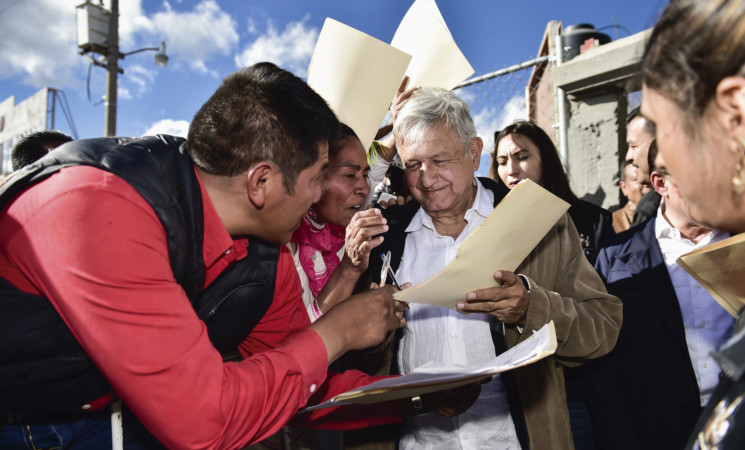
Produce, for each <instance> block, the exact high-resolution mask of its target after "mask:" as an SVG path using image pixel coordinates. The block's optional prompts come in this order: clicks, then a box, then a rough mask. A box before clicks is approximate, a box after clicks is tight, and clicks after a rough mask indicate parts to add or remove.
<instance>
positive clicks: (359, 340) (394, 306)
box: [310, 285, 406, 363]
mask: <svg viewBox="0 0 745 450" xmlns="http://www.w3.org/2000/svg"><path fill="white" fill-rule="evenodd" d="M397 291H398V289H396V288H395V287H393V286H391V285H386V286H382V287H374V288H372V289H370V290H367V291H364V292H361V293H359V294H355V295H353V296H351V297H349V298H348V299H346V300H345V301H343V302H341V303H339V304H337V305H336V306H334V307H333V308H332V309H330V310H329V311H328V312H327V313H325V314H324V315H323V316H321V318H319V319H318V320H317V321H315V322H313V324H312V325H311V326H310V328H311V329H313V330H315V331H316V332H317V333H318V334H319V335H320V336H321V338H322V339H323V341H324V344H325V346H326V351H327V355H328V358H329V363H331V362H333V361H334V360H336V359H337V358H338V357H339V356H341V355H343V354H344V353H346V352H347V351H350V350H362V349H366V348H370V347H374V346H376V345H378V344H380V343H381V342H383V340H384V339H385V337H386V335H387V334H388V332H389V331H391V330H395V329H396V328H399V327H402V326H404V325H405V324H406V319H405V318H404V308H405V307H406V304H405V303H402V302H399V301H396V300H394V299H393V294H394V293H395V292H397Z"/></svg>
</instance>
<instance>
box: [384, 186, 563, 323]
mask: <svg viewBox="0 0 745 450" xmlns="http://www.w3.org/2000/svg"><path fill="white" fill-rule="evenodd" d="M567 209H569V204H568V203H567V202H565V201H563V200H561V199H560V198H559V197H557V196H555V195H553V194H552V193H550V192H548V191H547V190H546V189H544V188H542V187H541V186H539V185H538V184H536V183H534V182H532V181H530V180H528V179H526V180H523V181H522V182H520V183H519V184H518V185H517V186H515V187H514V188H513V189H512V190H511V191H510V192H509V194H507V195H506V196H505V198H504V199H503V200H502V201H501V202H499V204H498V205H497V207H496V208H494V211H492V213H491V214H489V217H487V218H486V220H485V221H484V222H483V223H482V224H481V225H480V226H479V227H478V228H477V229H476V230H475V231H474V232H473V233H471V235H470V236H468V238H466V240H465V241H463V243H462V244H461V246H460V248H458V254H457V256H456V257H455V259H454V260H453V261H452V262H451V263H450V264H449V265H448V266H447V267H445V268H444V269H442V270H441V271H439V272H438V273H436V274H435V275H433V276H431V277H430V278H428V279H427V280H425V281H423V282H421V283H419V284H417V285H416V286H412V287H410V288H408V289H405V290H403V291H401V292H397V293H396V294H395V295H394V297H395V298H396V299H397V300H401V301H405V302H414V303H424V304H427V305H437V306H445V307H447V308H451V309H456V308H455V305H456V303H458V302H459V301H462V300H465V298H466V293H467V292H470V291H473V290H476V289H484V288H489V287H493V286H496V285H497V282H496V280H494V272H495V271H497V270H509V271H512V272H514V271H515V269H517V266H519V265H520V263H521V262H523V260H524V259H525V258H526V257H527V256H528V255H529V254H530V252H531V251H533V249H534V248H535V247H536V245H538V243H539V242H540V241H541V239H543V237H544V236H545V235H546V233H548V230H550V229H551V228H552V227H553V226H554V225H555V224H556V221H557V220H559V218H560V217H561V216H562V215H563V214H564V213H565V212H566V211H567ZM398 281H399V283H406V281H407V280H398Z"/></svg>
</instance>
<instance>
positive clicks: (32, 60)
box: [0, 0, 86, 88]
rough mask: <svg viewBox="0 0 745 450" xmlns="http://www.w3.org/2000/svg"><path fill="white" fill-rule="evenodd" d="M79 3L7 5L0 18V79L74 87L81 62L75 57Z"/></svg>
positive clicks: (48, 0)
mask: <svg viewBox="0 0 745 450" xmlns="http://www.w3.org/2000/svg"><path fill="white" fill-rule="evenodd" d="M79 3H81V2H80V1H79V0H65V1H60V0H37V1H33V2H28V1H18V2H14V3H10V4H9V5H8V6H7V7H5V8H4V9H3V11H2V14H0V79H3V78H12V77H21V78H22V79H23V82H24V83H26V84H28V85H31V86H34V87H44V86H51V87H57V88H63V87H70V86H76V85H78V84H80V83H79V81H76V80H75V78H76V77H79V75H80V72H81V71H82V70H83V68H84V67H85V65H86V61H85V59H83V58H82V57H81V56H80V55H78V54H77V32H76V19H75V6H76V5H77V4H79Z"/></svg>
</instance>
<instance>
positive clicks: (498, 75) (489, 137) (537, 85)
mask: <svg viewBox="0 0 745 450" xmlns="http://www.w3.org/2000/svg"><path fill="white" fill-rule="evenodd" d="M547 64H550V57H549V56H543V57H540V58H536V59H533V60H529V61H525V62H522V63H519V64H515V65H513V66H509V67H505V68H504V69H501V70H497V71H495V72H492V73H489V74H486V75H482V76H479V77H476V78H472V79H470V80H467V81H465V82H463V83H461V84H459V85H458V86H456V87H455V89H454V92H455V93H456V94H458V96H459V97H461V98H462V99H463V100H465V101H466V102H468V104H469V105H470V106H471V116H472V117H473V120H474V124H475V125H476V131H477V132H478V135H479V137H481V138H482V139H483V140H484V151H483V153H482V157H481V166H480V167H479V170H478V174H479V175H481V176H487V175H488V173H489V154H490V153H491V151H492V149H493V148H494V132H495V131H498V130H501V129H502V128H503V127H505V126H506V125H509V124H510V123H512V122H514V121H515V120H518V119H533V120H534V119H535V118H534V117H531V116H533V115H534V114H535V113H534V111H535V110H536V109H537V108H541V107H543V106H542V105H547V106H548V107H550V108H551V111H550V114H551V115H552V116H553V95H554V93H553V89H552V88H551V87H550V83H548V85H547V84H546V83H541V82H540V81H541V78H542V74H543V72H544V71H543V68H544V67H545V66H546V65H547ZM529 104H530V105H531V107H530V108H529V107H528V105H529ZM529 109H532V110H533V112H530V111H529ZM546 132H548V133H551V130H548V129H547V130H546Z"/></svg>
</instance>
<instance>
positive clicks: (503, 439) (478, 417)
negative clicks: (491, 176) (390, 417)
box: [396, 182, 520, 450]
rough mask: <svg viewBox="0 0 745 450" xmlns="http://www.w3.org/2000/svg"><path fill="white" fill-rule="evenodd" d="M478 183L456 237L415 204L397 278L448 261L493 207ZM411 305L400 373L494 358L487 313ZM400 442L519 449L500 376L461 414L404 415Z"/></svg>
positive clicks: (416, 276) (410, 278)
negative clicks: (443, 231) (441, 231)
mask: <svg viewBox="0 0 745 450" xmlns="http://www.w3.org/2000/svg"><path fill="white" fill-rule="evenodd" d="M476 185H477V186H478V190H477V192H476V198H475V199H474V203H473V207H472V208H471V209H469V210H468V211H467V212H466V214H465V219H466V221H467V222H468V223H467V224H466V227H465V228H464V229H463V231H462V232H461V233H460V235H459V236H458V238H457V239H455V240H453V238H451V237H450V236H442V235H440V234H439V233H438V232H437V231H436V230H435V227H434V225H433V223H432V218H431V217H430V216H429V214H427V213H426V212H425V211H424V209H423V208H419V211H418V212H417V214H416V215H415V216H414V218H413V219H412V220H411V223H410V224H409V226H408V228H407V229H406V232H407V233H409V234H408V235H407V236H406V244H405V247H404V252H403V256H402V258H401V263H400V265H399V268H398V271H397V272H396V279H397V280H399V282H401V283H405V282H412V283H414V284H417V283H420V282H422V281H424V280H426V279H427V278H429V277H430V276H431V275H434V274H435V273H437V272H438V271H440V270H441V269H443V268H444V267H445V266H447V265H448V264H449V263H450V262H451V261H452V260H453V259H454V258H455V255H456V252H457V250H458V247H459V246H460V244H461V243H462V242H463V241H464V240H465V239H466V238H467V237H468V235H470V234H471V233H472V232H473V231H474V230H475V229H476V228H478V226H479V225H480V224H481V223H482V222H483V221H484V220H485V219H486V217H487V216H488V215H489V214H490V213H491V212H492V210H493V209H494V195H493V194H492V192H491V191H489V190H487V189H485V188H484V187H483V186H482V185H481V183H478V182H477V183H476ZM410 307H411V309H410V310H408V311H407V315H406V319H407V323H406V328H405V330H404V333H403V337H402V339H401V342H400V344H399V350H398V354H397V358H398V366H399V368H400V369H401V373H402V374H406V373H409V372H411V371H412V370H414V369H415V368H417V367H420V366H423V365H425V364H428V363H433V364H437V365H440V366H443V365H458V366H474V365H480V364H482V363H485V362H487V361H489V360H491V359H493V358H494V356H495V350H494V343H493V342H492V338H491V331H490V329H489V319H488V318H489V316H487V315H484V314H469V315H465V314H461V313H459V312H457V311H453V310H451V309H449V308H443V307H439V306H430V305H422V304H417V303H412V304H410ZM399 444H400V448H401V449H404V450H408V449H414V448H416V449H442V448H447V449H458V448H462V449H482V448H500V449H519V448H520V445H519V442H518V440H517V435H516V433H515V425H514V423H513V422H512V417H511V416H510V413H509V406H508V404H507V395H506V393H505V391H504V386H503V385H502V381H501V378H500V377H499V376H497V377H494V379H493V380H492V381H491V382H490V383H488V384H485V385H483V386H482V387H481V396H480V397H479V398H478V400H477V401H476V402H475V403H474V404H473V406H471V407H470V408H469V409H468V410H467V411H466V412H464V413H463V414H461V415H459V416H456V417H442V416H438V415H436V414H425V415H422V416H413V417H409V418H407V420H406V430H405V432H404V433H403V435H402V437H401V440H400V442H399Z"/></svg>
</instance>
